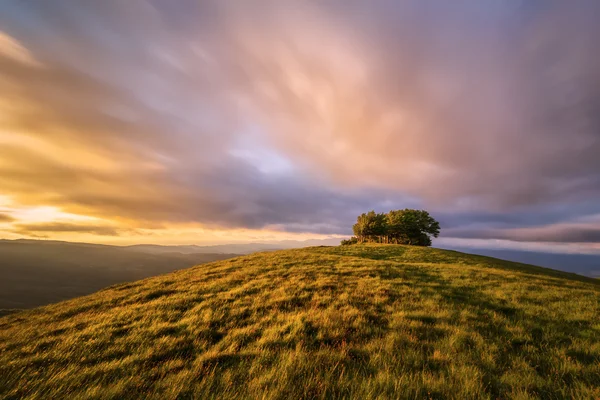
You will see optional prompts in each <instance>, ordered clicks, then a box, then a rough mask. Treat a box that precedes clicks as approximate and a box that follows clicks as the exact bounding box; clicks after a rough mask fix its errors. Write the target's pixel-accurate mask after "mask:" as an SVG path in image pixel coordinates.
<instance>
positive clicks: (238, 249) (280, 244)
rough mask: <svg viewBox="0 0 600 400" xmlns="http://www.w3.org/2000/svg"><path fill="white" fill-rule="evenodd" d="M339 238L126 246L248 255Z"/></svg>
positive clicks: (330, 242) (333, 241)
mask: <svg viewBox="0 0 600 400" xmlns="http://www.w3.org/2000/svg"><path fill="white" fill-rule="evenodd" d="M340 240H341V239H339V238H332V239H309V240H281V241H275V242H271V243H231V244H218V245H212V246H197V245H184V246H161V245H155V244H136V245H133V246H127V248H129V249H132V250H138V251H143V252H148V253H166V252H173V251H176V252H180V253H184V254H189V253H228V254H232V253H233V254H249V253H254V252H257V251H274V250H283V249H292V248H299V247H309V246H321V245H329V246H336V245H338V244H340Z"/></svg>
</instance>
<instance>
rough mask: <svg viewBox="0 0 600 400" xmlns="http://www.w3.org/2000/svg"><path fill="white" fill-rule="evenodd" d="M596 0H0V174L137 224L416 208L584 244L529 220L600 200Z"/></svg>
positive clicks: (272, 219) (345, 223)
mask: <svg viewBox="0 0 600 400" xmlns="http://www.w3.org/2000/svg"><path fill="white" fill-rule="evenodd" d="M599 4H600V3H598V2H595V1H591V0H590V1H586V0H582V1H578V2H576V3H569V4H566V3H564V2H560V1H547V2H528V3H527V4H525V3H523V2H521V1H507V2H494V3H493V4H492V3H490V2H480V1H475V0H473V1H462V2H459V3H455V2H452V3H450V2H445V1H431V2H422V1H407V2H392V1H375V2H369V3H366V2H360V1H331V2H326V3H320V2H301V1H298V2H271V1H264V2H263V1H259V2H252V4H245V3H239V2H237V3H226V2H220V1H214V2H213V1H206V2H195V1H179V2H176V3H173V2H170V3H165V2H155V1H142V0H140V1H132V2H122V1H102V2H86V3H81V4H77V5H73V4H72V2H68V1H58V0H57V1H53V2H52V4H50V3H49V2H46V1H28V2H7V3H5V4H2V5H0V26H2V29H4V31H0V35H3V36H0V39H2V38H4V39H3V40H0V71H1V72H2V76H3V77H4V79H0V90H1V91H2V93H3V97H4V98H5V99H8V101H9V103H2V102H0V111H1V112H2V113H3V114H4V115H6V117H3V119H2V123H3V126H4V127H5V129H6V130H7V131H10V132H16V133H13V134H11V135H12V136H11V139H10V140H5V141H1V140H0V186H1V187H2V188H3V191H4V192H5V194H7V195H10V196H11V197H13V198H15V199H16V200H17V201H18V202H19V203H21V204H51V205H55V206H57V207H60V208H62V209H64V210H67V211H71V212H75V213H81V214H87V215H93V216H98V217H102V218H107V219H116V220H127V221H129V222H130V223H133V224H135V225H136V226H161V224H167V223H180V222H197V223H201V224H205V225H207V226H217V227H225V228H236V227H246V228H257V229H258V228H263V227H276V228H277V229H282V230H287V231H312V232H322V233H347V232H348V230H349V226H350V225H351V223H352V220H353V219H354V217H355V215H356V214H357V213H359V212H362V211H365V210H368V209H371V208H375V209H377V210H379V211H386V210H389V209H391V208H403V207H426V208H428V209H430V210H432V211H433V212H434V215H436V216H439V219H440V221H441V222H442V227H443V228H445V229H446V231H445V232H443V233H444V235H445V236H449V235H450V236H452V235H456V237H475V235H479V236H476V237H478V238H482V237H490V238H498V236H502V237H501V238H505V239H510V240H524V241H528V240H529V239H531V238H534V239H535V238H537V239H535V240H539V241H552V240H545V238H551V237H553V236H552V235H554V237H555V238H556V239H560V238H562V239H561V240H559V241H565V242H570V241H575V239H578V238H579V239H581V240H578V241H581V242H590V241H596V239H595V238H596V236H594V231H593V230H590V231H587V230H578V229H576V228H572V229H571V228H569V229H567V228H564V230H562V231H561V230H558V231H556V232H544V233H543V232H541V231H538V232H537V233H533V231H527V229H533V228H534V227H537V228H539V227H543V226H548V225H549V224H560V223H566V222H568V221H571V220H573V219H577V218H580V217H582V216H590V215H595V214H600V205H598V204H597V202H596V201H595V199H597V198H598V197H599V196H600V175H599V173H598V171H600V157H598V154H600V117H598V116H599V115H600V55H599V54H600V53H598V52H597V51H596V47H597V38H598V37H600V25H599V24H598V23H597V18H598V16H599V15H600V5H599ZM0 135H3V132H0ZM473 227H475V228H473ZM537 228H536V229H537ZM471 229H474V230H475V231H472V230H471ZM523 229H525V230H523ZM539 229H542V228H539ZM539 229H538V230H539ZM509 230H510V231H509ZM519 230H522V232H520V231H519ZM106 232H108V231H106ZM469 232H470V233H469ZM98 234H101V233H98ZM461 235H462V236H461ZM465 235H467V236H465ZM469 235H470V236H469ZM503 235H505V236H503ZM520 235H523V236H520ZM536 235H538V236H536Z"/></svg>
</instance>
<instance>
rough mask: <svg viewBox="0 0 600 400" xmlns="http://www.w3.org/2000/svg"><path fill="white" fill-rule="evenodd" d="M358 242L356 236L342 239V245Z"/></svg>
mask: <svg viewBox="0 0 600 400" xmlns="http://www.w3.org/2000/svg"><path fill="white" fill-rule="evenodd" d="M357 243H358V239H357V238H355V237H351V238H350V239H344V240H342V242H341V243H340V244H341V245H342V246H350V245H353V244H357Z"/></svg>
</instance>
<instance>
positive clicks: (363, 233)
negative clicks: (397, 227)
mask: <svg viewBox="0 0 600 400" xmlns="http://www.w3.org/2000/svg"><path fill="white" fill-rule="evenodd" d="M352 231H353V232H354V235H355V236H356V237H357V238H358V241H359V242H361V243H364V242H365V241H379V242H381V240H382V238H383V237H384V236H385V235H386V232H387V219H386V217H385V214H377V213H376V212H375V211H374V210H371V211H369V212H368V213H366V214H365V213H362V214H361V215H359V216H358V218H357V219H356V224H354V225H353V226H352Z"/></svg>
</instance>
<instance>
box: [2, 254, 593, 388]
mask: <svg viewBox="0 0 600 400" xmlns="http://www.w3.org/2000/svg"><path fill="white" fill-rule="evenodd" d="M598 315H600V284H599V282H598V281H597V280H594V279H591V278H584V277H580V276H577V275H574V274H568V273H563V272H558V271H553V270H548V269H544V268H539V267H533V266H528V265H522V264H516V263H511V262H505V261H500V260H496V259H492V258H487V257H480V256H473V255H467V254H462V253H458V252H452V251H444V250H439V249H433V248H423V247H415V246H396V245H370V244H367V245H363V246H340V247H319V248H308V249H297V250H286V251H277V252H268V253H258V254H253V255H249V256H243V257H239V258H235V259H231V260H226V261H220V262H216V263H211V264H205V265H202V266H198V267H194V268H190V269H185V270H181V271H177V272H174V273H171V274H167V275H163V276H159V277H155V278H149V279H145V280H143V281H138V282H133V283H127V284H122V285H117V286H113V287H110V288H107V289H105V290H103V291H101V292H98V293H95V294H93V295H89V296H86V297H82V298H78V299H73V300H69V301H66V302H62V303H58V304H54V305H50V306H46V307H43V308H38V309H34V310H27V311H23V312H20V313H17V314H11V315H8V316H4V317H2V318H0V398H6V399H34V398H35V399H41V398H45V399H63V398H74V399H79V398H90V399H131V398H145V399H175V398H198V399H233V398H236V399H239V398H249V399H264V398H268V399H300V398H303V399H307V398H323V399H325V398H354V399H370V398H381V399H383V398H386V399H390V398H402V399H405V398H411V399H413V398H418V399H422V398H427V399H430V398H435V399H440V398H448V399H497V398H500V399H511V398H513V399H517V398H518V399H535V398H547V399H567V398H577V399H593V398H598V397H599V396H600V320H599V319H598Z"/></svg>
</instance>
